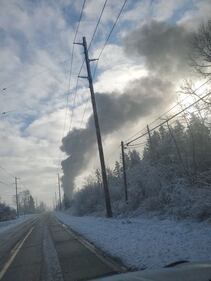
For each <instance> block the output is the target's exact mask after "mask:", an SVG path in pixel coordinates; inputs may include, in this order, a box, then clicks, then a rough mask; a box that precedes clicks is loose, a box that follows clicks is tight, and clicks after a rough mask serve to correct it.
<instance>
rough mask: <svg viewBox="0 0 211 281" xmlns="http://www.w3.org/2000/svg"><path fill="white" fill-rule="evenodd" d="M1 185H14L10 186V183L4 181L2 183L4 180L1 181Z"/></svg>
mask: <svg viewBox="0 0 211 281" xmlns="http://www.w3.org/2000/svg"><path fill="white" fill-rule="evenodd" d="M0 183H2V184H4V185H7V186H11V185H12V184H9V183H7V182H4V181H2V180H0Z"/></svg>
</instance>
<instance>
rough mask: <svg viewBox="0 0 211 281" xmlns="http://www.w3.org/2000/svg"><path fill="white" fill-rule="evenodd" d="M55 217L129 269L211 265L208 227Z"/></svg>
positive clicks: (156, 221) (154, 220) (210, 227)
mask: <svg viewBox="0 0 211 281" xmlns="http://www.w3.org/2000/svg"><path fill="white" fill-rule="evenodd" d="M55 214H56V216H57V218H58V219H59V220H60V221H62V222H63V223H65V224H67V225H69V226H70V227H71V228H72V229H74V230H75V231H77V232H79V233H81V234H82V235H83V236H84V237H86V238H87V239H88V240H89V241H90V242H92V243H94V244H95V245H96V246H98V247H99V248H101V249H102V250H104V251H105V252H107V253H109V254H110V255H112V256H115V257H118V258H120V259H121V260H122V261H123V263H124V264H125V265H127V266H129V267H137V268H138V269H144V268H158V267H163V266H165V265H167V264H169V263H172V262H175V261H179V260H188V261H208V260H209V261H211V224H209V223H205V222H201V223H197V222H176V221H171V220H167V219H165V220H159V219H158V218H146V217H145V218H144V217H139V218H133V219H106V218H96V217H72V216H69V215H68V214H64V213H61V212H56V213H55Z"/></svg>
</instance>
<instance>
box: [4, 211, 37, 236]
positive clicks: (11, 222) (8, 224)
mask: <svg viewBox="0 0 211 281" xmlns="http://www.w3.org/2000/svg"><path fill="white" fill-rule="evenodd" d="M33 216H34V215H23V216H21V217H19V218H18V219H14V220H9V221H3V222H0V233H2V232H4V231H6V230H8V229H11V228H13V227H15V226H17V225H19V224H21V223H23V222H25V221H27V220H28V219H30V218H32V217H33Z"/></svg>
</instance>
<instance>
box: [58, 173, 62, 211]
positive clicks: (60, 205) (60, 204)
mask: <svg viewBox="0 0 211 281" xmlns="http://www.w3.org/2000/svg"><path fill="white" fill-rule="evenodd" d="M58 189H59V209H60V210H61V209H62V201H61V184H60V177H59V173H58Z"/></svg>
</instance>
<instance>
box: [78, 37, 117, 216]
mask: <svg viewBox="0 0 211 281" xmlns="http://www.w3.org/2000/svg"><path fill="white" fill-rule="evenodd" d="M76 44H78V45H82V46H83V47H84V54H85V62H86V69H87V77H83V76H79V77H80V78H87V79H88V81H89V89H90V93H91V101H92V109H93V116H94V121H95V129H96V136H97V143H98V150H99V157H100V163H101V173H102V181H103V188H104V195H105V204H106V214H107V217H112V209H111V201H110V193H109V188H108V180H107V175H106V167H105V159H104V152H103V146H102V140H101V133H100V125H99V120H98V114H97V106H96V101H95V93H94V87H93V81H92V73H91V69H90V61H94V60H91V59H89V54H88V49H87V43H86V37H83V43H76Z"/></svg>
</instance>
